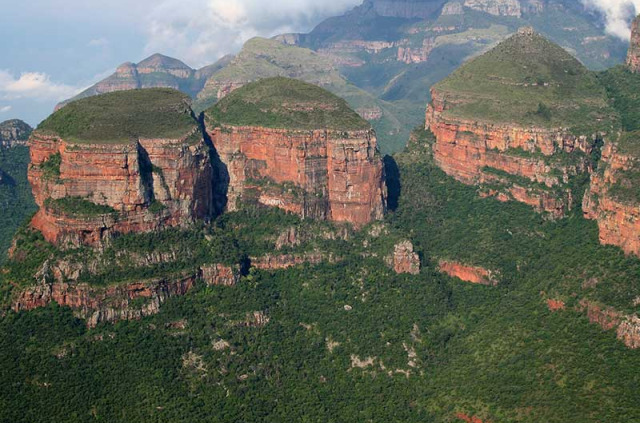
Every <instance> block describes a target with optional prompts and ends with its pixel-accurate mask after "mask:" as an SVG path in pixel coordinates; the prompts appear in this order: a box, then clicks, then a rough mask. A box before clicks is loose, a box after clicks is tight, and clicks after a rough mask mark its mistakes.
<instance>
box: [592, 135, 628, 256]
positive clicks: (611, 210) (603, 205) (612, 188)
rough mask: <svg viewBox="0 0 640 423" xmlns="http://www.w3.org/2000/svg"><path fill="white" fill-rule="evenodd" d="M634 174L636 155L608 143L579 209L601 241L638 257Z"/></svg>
mask: <svg viewBox="0 0 640 423" xmlns="http://www.w3.org/2000/svg"><path fill="white" fill-rule="evenodd" d="M638 176H640V158H638V157H636V156H635V155H633V154H630V153H624V152H622V151H620V149H619V147H618V145H617V144H616V143H608V144H607V145H606V146H605V148H604V150H603V152H602V161H601V163H600V166H599V169H598V171H597V172H594V173H593V174H592V175H591V185H590V186H589V189H588V190H587V192H586V193H585V197H584V202H583V210H584V214H585V217H586V218H587V219H593V220H596V221H597V222H598V228H599V233H600V242H601V243H602V244H605V245H616V246H618V247H620V248H622V249H623V250H624V252H625V253H627V254H635V255H637V256H640V209H639V208H638V204H639V202H640V198H639V197H638V195H637V194H636V190H637V189H638V188H637V182H636V181H637V177H638Z"/></svg>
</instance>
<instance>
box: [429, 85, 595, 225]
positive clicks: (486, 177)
mask: <svg viewBox="0 0 640 423" xmlns="http://www.w3.org/2000/svg"><path fill="white" fill-rule="evenodd" d="M455 104H456V99H455V98H450V97H447V95H446V94H444V93H441V92H438V91H437V90H436V89H432V103H431V104H430V105H429V106H428V108H427V115H426V127H427V129H430V130H431V132H433V134H434V135H435V137H436V143H435V144H434V146H433V155H434V159H435V161H436V164H437V165H438V166H439V167H440V168H441V169H442V170H444V171H445V172H446V173H447V174H449V175H451V176H453V177H454V178H455V179H457V180H459V181H460V182H463V183H465V184H469V185H480V186H481V188H482V189H481V190H482V194H483V195H488V196H495V197H497V198H498V199H499V200H501V201H509V200H515V201H519V202H523V203H525V204H528V205H530V206H532V207H533V208H535V209H536V210H538V211H541V212H547V213H549V214H550V215H552V216H554V217H562V216H564V215H565V214H566V212H567V211H568V210H570V209H571V207H572V203H573V198H572V196H571V190H570V189H569V186H568V183H569V181H570V178H571V177H573V176H575V175H578V174H580V173H584V172H588V171H590V167H589V160H588V157H587V156H588V154H590V153H591V151H592V149H593V145H594V140H592V139H589V138H587V137H576V136H575V135H571V134H569V133H567V132H565V131H563V130H561V129H557V130H553V129H544V128H535V127H528V128H527V127H521V126H518V125H517V124H513V125H507V124H493V123H483V122H480V121H476V120H467V119H460V118H453V117H450V116H448V115H447V114H446V111H447V110H448V108H449V107H451V105H455ZM557 153H582V154H581V155H580V154H576V155H575V158H576V160H573V161H572V162H570V163H566V162H564V161H561V160H554V159H553V157H552V156H553V155H554V154H557Z"/></svg>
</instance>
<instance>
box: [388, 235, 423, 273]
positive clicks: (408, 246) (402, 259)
mask: <svg viewBox="0 0 640 423" xmlns="http://www.w3.org/2000/svg"><path fill="white" fill-rule="evenodd" d="M387 264H389V265H390V266H391V267H392V268H393V270H394V271H395V272H396V273H398V274H402V273H408V274H410V275H417V274H419V273H420V257H419V256H418V254H417V253H415V252H414V251H413V244H412V243H411V241H403V242H401V243H399V244H397V245H395V247H394V249H393V254H392V255H391V256H389V257H387Z"/></svg>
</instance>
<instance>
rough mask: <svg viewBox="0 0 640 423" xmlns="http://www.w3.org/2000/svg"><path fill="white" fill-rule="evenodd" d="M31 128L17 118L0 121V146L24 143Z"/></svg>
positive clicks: (5, 146)
mask: <svg viewBox="0 0 640 423" xmlns="http://www.w3.org/2000/svg"><path fill="white" fill-rule="evenodd" d="M32 131H33V129H32V128H31V126H29V125H28V124H27V123H25V122H23V121H21V120H19V119H11V120H7V121H4V122H2V123H0V147H4V148H9V147H14V146H16V145H26V143H27V140H28V139H29V135H31V132H32Z"/></svg>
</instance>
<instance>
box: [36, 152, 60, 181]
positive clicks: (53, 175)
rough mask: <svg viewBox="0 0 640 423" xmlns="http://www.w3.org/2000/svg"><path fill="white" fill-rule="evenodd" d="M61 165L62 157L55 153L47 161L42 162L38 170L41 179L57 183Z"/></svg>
mask: <svg viewBox="0 0 640 423" xmlns="http://www.w3.org/2000/svg"><path fill="white" fill-rule="evenodd" d="M61 164H62V155H61V154H60V153H55V154H52V155H51V156H49V158H48V159H47V160H45V161H44V162H42V164H41V165H40V169H41V170H42V177H43V178H44V179H46V180H50V181H57V180H58V179H60V165H61Z"/></svg>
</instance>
